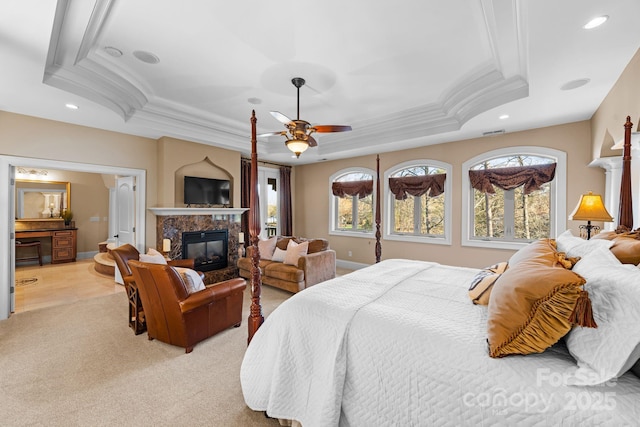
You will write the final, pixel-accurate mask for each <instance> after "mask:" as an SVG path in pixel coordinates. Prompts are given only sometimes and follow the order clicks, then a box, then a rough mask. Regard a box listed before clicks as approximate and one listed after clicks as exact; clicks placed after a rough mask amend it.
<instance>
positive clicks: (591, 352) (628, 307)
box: [566, 249, 640, 385]
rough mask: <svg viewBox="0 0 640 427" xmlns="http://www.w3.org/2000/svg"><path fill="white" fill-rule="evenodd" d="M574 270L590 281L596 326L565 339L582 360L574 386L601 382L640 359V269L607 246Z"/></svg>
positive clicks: (571, 350)
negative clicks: (621, 259) (622, 259)
mask: <svg viewBox="0 0 640 427" xmlns="http://www.w3.org/2000/svg"><path fill="white" fill-rule="evenodd" d="M573 271H575V272H577V273H578V274H580V275H582V276H584V277H585V278H586V279H587V283H586V285H585V290H587V291H588V292H589V295H590V296H591V303H592V305H593V312H594V317H595V319H596V322H597V323H598V329H586V328H580V327H576V328H573V330H571V332H570V333H569V334H568V335H567V337H566V343H567V348H568V349H569V352H570V353H571V355H572V356H573V357H574V358H575V359H576V361H577V362H578V368H579V369H578V371H577V372H576V373H575V374H574V378H572V379H573V380H574V381H573V382H572V384H573V383H575V384H580V385H595V384H602V383H604V382H606V381H609V380H611V379H613V378H617V377H619V376H620V375H622V374H624V373H625V372H626V371H628V370H629V369H630V368H631V367H632V366H633V365H634V364H635V363H637V362H638V360H639V359H640V310H638V307H640V269H638V268H636V267H635V266H632V265H628V264H622V263H620V261H619V260H618V259H617V258H616V257H615V256H614V255H613V253H612V252H611V251H609V250H606V249H599V250H597V251H594V252H591V253H590V254H588V255H586V256H585V257H584V258H583V259H582V260H581V261H580V262H578V263H577V264H576V266H575V267H574V269H573Z"/></svg>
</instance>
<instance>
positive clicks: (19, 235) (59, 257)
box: [16, 228, 78, 264]
mask: <svg viewBox="0 0 640 427" xmlns="http://www.w3.org/2000/svg"><path fill="white" fill-rule="evenodd" d="M77 233H78V229H77V228H64V229H54V230H22V231H16V240H17V239H39V238H42V237H50V238H51V264H59V263H63V262H74V261H75V260H76V254H77Z"/></svg>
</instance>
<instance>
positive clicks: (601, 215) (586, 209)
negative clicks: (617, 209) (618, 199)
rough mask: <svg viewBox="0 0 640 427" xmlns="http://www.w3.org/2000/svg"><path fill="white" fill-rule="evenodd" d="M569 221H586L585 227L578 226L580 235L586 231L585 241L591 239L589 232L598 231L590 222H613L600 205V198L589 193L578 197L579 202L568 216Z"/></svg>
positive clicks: (602, 204) (602, 205) (605, 209)
mask: <svg viewBox="0 0 640 427" xmlns="http://www.w3.org/2000/svg"><path fill="white" fill-rule="evenodd" d="M569 219H570V220H573V221H587V225H581V226H580V234H581V235H582V231H583V230H586V233H587V240H589V239H590V238H591V230H595V231H598V230H600V227H599V226H597V225H591V221H602V222H612V221H613V218H612V217H611V215H609V212H607V208H605V207H604V203H602V197H601V196H600V195H599V194H593V193H592V192H591V191H589V192H588V193H587V194H583V195H582V196H580V201H579V202H578V205H577V206H576V208H575V209H574V210H573V212H572V213H571V215H569Z"/></svg>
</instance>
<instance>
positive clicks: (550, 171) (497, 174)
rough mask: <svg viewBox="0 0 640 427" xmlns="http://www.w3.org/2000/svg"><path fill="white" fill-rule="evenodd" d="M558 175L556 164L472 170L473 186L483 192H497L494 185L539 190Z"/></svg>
mask: <svg viewBox="0 0 640 427" xmlns="http://www.w3.org/2000/svg"><path fill="white" fill-rule="evenodd" d="M555 175H556V164H555V163H550V164H546V165H533V166H514V167H509V168H495V169H484V170H470V171H469V180H470V181H471V186H472V187H473V188H475V189H476V190H478V191H482V192H483V193H490V194H493V193H495V189H494V188H493V186H494V185H495V186H497V187H498V188H502V189H503V190H513V189H514V188H516V187H519V186H521V185H524V194H529V193H531V192H533V191H536V190H539V189H540V187H541V186H542V185H543V184H546V183H547V182H550V181H552V180H553V178H554V177H555Z"/></svg>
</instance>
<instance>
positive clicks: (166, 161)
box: [149, 137, 240, 207]
mask: <svg viewBox="0 0 640 427" xmlns="http://www.w3.org/2000/svg"><path fill="white" fill-rule="evenodd" d="M205 159H208V161H207V160H205ZM185 167H186V168H187V170H190V171H192V172H194V171H197V173H198V175H197V176H202V177H204V178H218V179H229V180H231V185H232V189H231V202H232V204H233V206H231V207H240V152H238V151H230V150H226V149H223V148H217V147H212V146H210V145H204V144H198V143H195V142H189V141H183V140H179V139H174V138H167V137H163V138H160V139H159V140H158V170H159V171H162V172H161V173H159V174H158V206H163V207H167V206H175V207H183V206H184V203H183V200H184V199H182V197H181V196H182V194H183V192H184V188H183V187H182V185H183V182H184V181H183V177H184V174H183V173H181V172H180V170H182V169H183V168H185ZM149 206H154V205H149Z"/></svg>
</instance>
